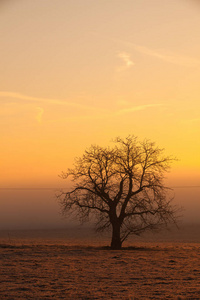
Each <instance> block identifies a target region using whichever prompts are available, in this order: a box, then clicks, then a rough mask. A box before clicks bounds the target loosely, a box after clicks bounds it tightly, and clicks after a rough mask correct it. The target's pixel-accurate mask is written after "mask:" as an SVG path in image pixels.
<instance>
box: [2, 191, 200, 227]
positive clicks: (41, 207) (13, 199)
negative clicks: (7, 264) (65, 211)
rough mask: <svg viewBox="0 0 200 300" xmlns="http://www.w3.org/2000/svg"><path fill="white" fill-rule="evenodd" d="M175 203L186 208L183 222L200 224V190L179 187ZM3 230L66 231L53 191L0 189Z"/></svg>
mask: <svg viewBox="0 0 200 300" xmlns="http://www.w3.org/2000/svg"><path fill="white" fill-rule="evenodd" d="M174 192H175V200H174V204H177V205H179V206H182V207H184V211H183V212H182V214H183V217H182V222H183V223H199V222H200V218H199V212H200V188H176V189H174ZM0 197H1V202H0V230H1V229H2V230H13V229H48V228H64V227H66V226H67V225H73V224H77V223H78V222H77V220H76V219H74V218H73V219H69V218H65V219H64V218H63V217H62V215H61V214H60V207H59V204H58V202H57V201H56V198H55V191H54V190H34V189H32V190H31V189H30V190H0Z"/></svg>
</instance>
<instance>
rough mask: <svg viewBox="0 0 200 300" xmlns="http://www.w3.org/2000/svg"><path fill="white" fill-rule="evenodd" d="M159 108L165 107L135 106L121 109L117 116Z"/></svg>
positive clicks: (151, 105)
mask: <svg viewBox="0 0 200 300" xmlns="http://www.w3.org/2000/svg"><path fill="white" fill-rule="evenodd" d="M159 106H163V105H162V104H146V105H138V106H133V107H130V108H124V109H120V110H118V111H117V112H115V114H116V115H117V116H119V115H124V114H127V113H132V112H135V111H140V110H145V109H147V108H151V107H159Z"/></svg>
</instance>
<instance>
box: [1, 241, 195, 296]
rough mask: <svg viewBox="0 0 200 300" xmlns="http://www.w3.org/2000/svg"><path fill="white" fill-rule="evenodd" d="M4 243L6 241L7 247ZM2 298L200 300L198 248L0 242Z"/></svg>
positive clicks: (172, 245)
mask: <svg viewBox="0 0 200 300" xmlns="http://www.w3.org/2000/svg"><path fill="white" fill-rule="evenodd" d="M3 242H4V243H3ZM0 264H1V267H0V282H1V283H0V299H2V300H3V299H9V300H11V299H38V300H39V299H73V300H74V299H75V300H76V299H85V300H86V299H200V280H199V278H200V244H199V243H196V244H194V243H158V244H157V245H156V244H155V243H148V244H147V245H146V246H143V245H140V244H139V243H138V244H137V247H132V248H131V247H129V248H126V249H124V250H121V251H113V250H109V249H107V248H106V247H102V246H101V247H98V246H88V247H87V246H86V245H85V244H84V245H83V246H78V245H72V244H69V243H67V244H64V243H63V244H62V243H61V242H60V243H57V244H50V243H47V244H42V241H40V242H39V243H37V242H36V241H34V243H33V244H31V243H30V241H29V243H27V244H22V243H21V244H20V243H19V240H18V244H17V243H15V244H13V243H7V244H5V240H4V241H3V240H2V241H1V243H0Z"/></svg>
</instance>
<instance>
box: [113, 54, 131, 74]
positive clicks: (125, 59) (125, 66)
mask: <svg viewBox="0 0 200 300" xmlns="http://www.w3.org/2000/svg"><path fill="white" fill-rule="evenodd" d="M117 56H118V57H119V58H120V59H121V60H122V61H123V63H124V64H123V66H121V67H119V68H117V71H122V70H125V69H129V68H130V67H132V66H133V65H134V62H133V61H132V60H131V58H130V54H128V53H126V52H120V53H118V55H117Z"/></svg>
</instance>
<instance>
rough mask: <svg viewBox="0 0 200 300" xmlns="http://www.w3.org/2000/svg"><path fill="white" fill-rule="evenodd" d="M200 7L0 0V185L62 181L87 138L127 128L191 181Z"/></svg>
mask: <svg viewBox="0 0 200 300" xmlns="http://www.w3.org/2000/svg"><path fill="white" fill-rule="evenodd" d="M199 28H200V6H199V5H198V4H197V2H196V1H187V0H177V1H169V0H162V1H160V0H152V1H149V0H140V1H132V0H124V1H118V0H117V1H116V0H110V1H104V0H95V1H93V0H84V1H82V0H76V1H72V0H68V1H66V0H59V1H55V0H48V1H40V0H34V1H31V0H18V1H1V2H0V45H1V55H0V66H1V72H0V104H1V110H0V131H1V143H0V153H1V164H0V174H1V175H0V176H1V181H0V187H16V186H21V187H22V186H52V185H55V186H59V185H60V186H62V185H63V182H62V181H61V179H59V178H58V174H60V173H61V171H65V170H66V169H67V167H70V166H71V165H72V162H73V159H74V157H75V156H79V155H81V154H82V152H83V151H84V149H85V148H86V147H88V146H90V144H92V143H97V144H100V145H107V144H108V143H109V142H110V140H111V139H112V138H114V137H116V136H118V135H120V136H122V137H124V136H127V135H128V134H135V135H137V136H138V137H139V138H141V139H143V138H149V139H151V140H153V141H155V142H156V143H157V144H158V146H160V147H162V148H163V147H164V148H166V153H167V154H172V155H174V156H176V157H177V158H178V159H179V161H178V162H176V163H175V164H174V166H173V169H172V173H171V174H170V175H169V182H170V185H179V184H180V185H187V184H189V185H200V155H199V154H200V138H199V136H200V101H199V98H200V89H199V78H200V34H199Z"/></svg>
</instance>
